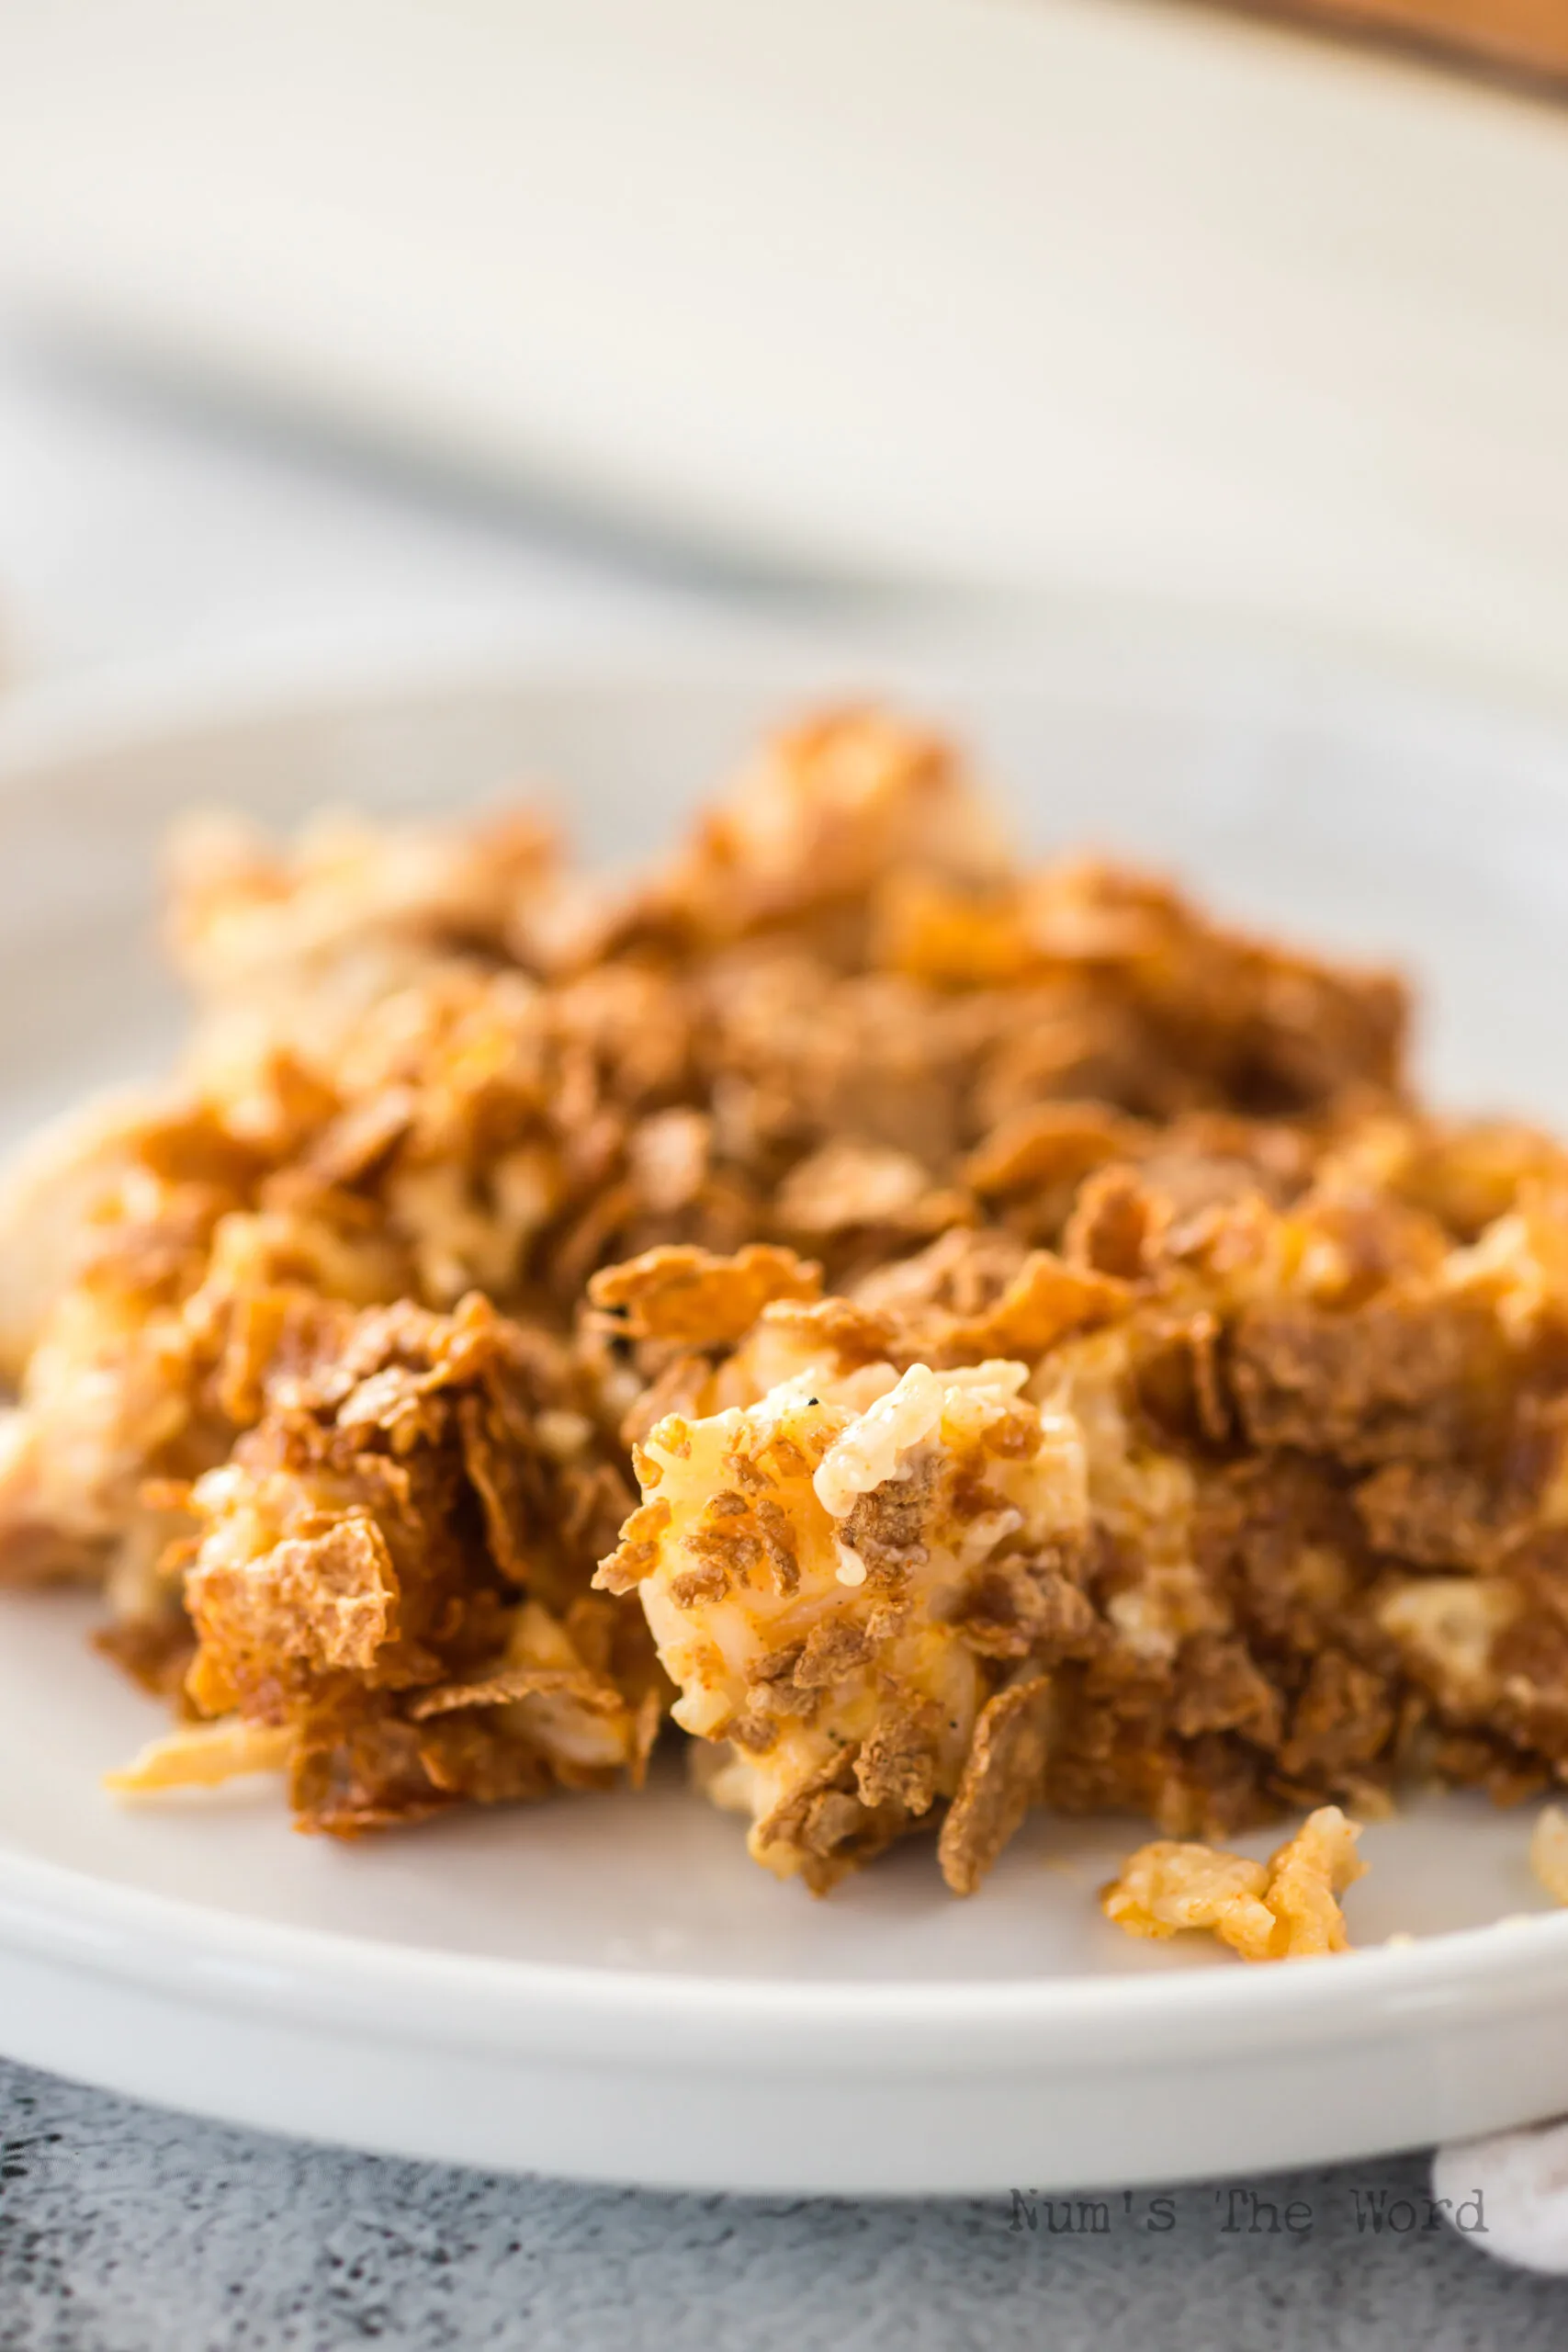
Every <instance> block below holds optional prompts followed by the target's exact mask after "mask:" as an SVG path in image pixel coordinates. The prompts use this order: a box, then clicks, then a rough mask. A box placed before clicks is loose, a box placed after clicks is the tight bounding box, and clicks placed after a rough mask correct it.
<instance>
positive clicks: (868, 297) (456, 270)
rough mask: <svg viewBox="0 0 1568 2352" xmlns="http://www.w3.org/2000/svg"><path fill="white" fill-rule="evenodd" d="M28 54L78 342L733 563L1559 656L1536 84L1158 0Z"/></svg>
mask: <svg viewBox="0 0 1568 2352" xmlns="http://www.w3.org/2000/svg"><path fill="white" fill-rule="evenodd" d="M1543 13H1544V12H1543ZM0 93H3V94H4V99H5V135H4V137H3V138H0V287H3V288H4V290H5V292H6V294H7V295H8V296H12V297H14V298H15V299H16V300H18V301H19V302H20V303H21V304H23V305H25V306H27V307H28V309H29V310H30V311H31V312H32V314H33V315H34V316H35V317H37V318H39V319H41V320H43V321H44V322H54V323H55V325H56V326H57V327H61V326H62V327H63V328H65V330H66V331H67V332H68V333H74V334H78V335H85V336H86V337H87V338H88V339H89V340H90V341H91V342H93V343H95V344H96V345H98V346H99V347H103V348H107V349H109V350H111V351H112V350H119V351H122V352H125V353H128V354H130V355H131V356H133V357H137V358H139V359H141V361H143V362H144V363H145V362H150V363H151V364H152V365H153V366H154V367H155V368H156V367H164V368H170V369H172V370H175V371H176V372H177V373H179V375H180V376H181V377H182V378H183V379H188V380H194V381H195V382H197V383H198V384H199V383H203V382H205V383H207V384H209V385H217V386H220V387H222V388H225V389H227V390H229V391H231V392H232V393H237V394H238V395H239V396H240V397H242V398H243V399H245V400H249V401H270V402H271V403H273V404H274V405H275V406H278V407H281V408H282V409H284V410H285V411H286V412H288V411H292V412H295V413H300V414H304V415H307V416H316V417H320V418H322V419H324V420H325V421H326V422H327V423H328V424H331V425H333V426H334V427H337V428H340V429H343V428H346V429H347V430H349V431H350V432H352V433H354V434H355V435H365V436H373V437H375V438H376V439H378V440H380V441H381V442H383V443H386V444H388V445H389V446H390V447H394V448H399V449H406V450H412V451H413V452H416V453H419V454H423V455H425V456H429V457H433V458H435V459H436V460H437V461H438V462H440V463H442V464H446V465H456V466H457V467H458V468H460V469H463V470H465V471H468V472H472V471H475V470H478V471H479V472H480V473H481V474H483V475H484V476H486V477H487V478H489V479H491V480H493V481H499V482H502V483H514V484H519V485H521V486H522V487H523V488H524V489H525V491H526V490H528V489H530V488H535V489H536V488H537V487H538V486H540V485H544V486H545V487H547V489H548V490H549V491H550V492H553V493H554V494H555V495H557V496H560V495H566V496H569V497H571V498H573V499H576V500H579V501H582V502H586V503H590V504H592V506H594V507H596V508H597V509H598V510H599V511H601V512H603V513H604V514H605V515H609V516H611V517H613V518H615V520H617V521H619V522H623V523H624V522H625V520H626V518H627V517H628V516H632V517H636V518H638V519H639V520H640V521H641V522H642V523H643V524H644V525H646V526H649V527H651V528H653V529H655V530H658V531H660V532H673V533H675V534H677V535H679V536H681V537H698V538H700V539H702V540H704V541H705V542H707V543H709V544H711V545H714V546H717V547H721V548H728V549H729V550H730V551H732V552H734V553H736V554H738V555H739V557H740V558H741V559H742V560H745V561H747V562H752V561H755V560H759V559H761V560H766V561H774V562H779V561H782V562H784V563H787V564H790V565H800V564H805V565H807V566H809V567H810V568H811V569H813V570H821V569H827V570H829V571H834V572H849V573H850V574H852V575H854V576H857V577H860V578H866V577H897V578H906V579H907V578H911V577H912V578H917V579H924V580H937V581H945V582H957V581H967V582H984V583H993V584H994V583H1001V582H1008V583H1015V584H1023V583H1030V584H1032V585H1035V586H1039V585H1041V584H1054V583H1056V582H1060V581H1061V580H1063V579H1064V578H1067V579H1077V580H1086V581H1093V582H1101V583H1111V584H1118V585H1121V586H1122V587H1124V588H1127V589H1129V590H1132V589H1134V588H1135V589H1136V590H1137V591H1138V592H1139V593H1142V592H1143V591H1145V589H1149V588H1153V589H1156V590H1157V591H1158V592H1160V593H1163V594H1168V595H1169V596H1171V597H1181V598H1184V599H1187V600H1190V602H1192V603H1194V604H1196V605H1200V606H1206V605H1216V604H1218V605H1229V606H1230V607H1232V608H1234V609H1247V610H1253V611H1269V612H1271V613H1273V614H1275V615H1276V616H1280V617H1281V618H1282V619H1285V620H1287V621H1294V622H1296V623H1297V624H1300V623H1301V622H1303V621H1309V622H1310V623H1311V624H1312V625H1313V626H1314V627H1316V628H1335V629H1337V630H1353V631H1355V632H1357V633H1359V634H1360V635H1363V636H1364V635H1366V634H1369V633H1375V634H1376V636H1377V638H1378V639H1379V640H1380V641H1382V642H1384V643H1397V644H1400V645H1403V646H1408V647H1425V648H1426V649H1427V650H1428V651H1430V650H1433V649H1436V650H1437V651H1438V655H1439V657H1440V658H1445V659H1447V660H1448V661H1449V662H1464V663H1472V664H1473V663H1478V662H1482V661H1485V662H1493V663H1498V664H1507V665H1508V666H1509V668H1510V670H1511V671H1512V672H1513V673H1514V674H1524V673H1527V672H1528V673H1529V674H1532V675H1533V676H1534V677H1535V678H1536V679H1537V680H1539V681H1540V682H1542V683H1543V684H1548V685H1550V687H1551V689H1552V691H1554V692H1555V693H1557V694H1558V695H1562V692H1563V690H1564V687H1565V686H1568V650H1565V649H1568V565H1565V564H1564V562H1563V560H1562V549H1563V546H1564V542H1565V539H1568V434H1564V432H1563V429H1562V420H1563V416H1564V414H1565V413H1568V271H1565V270H1564V268H1563V266H1562V221H1563V219H1564V217H1565V215H1568V138H1564V136H1563V128H1562V120H1561V119H1560V117H1559V116H1558V115H1557V114H1556V113H1555V112H1554V111H1553V110H1552V109H1551V107H1546V106H1540V105H1530V104H1528V103H1526V102H1524V101H1522V100H1520V99H1518V98H1516V97H1512V96H1507V95H1506V94H1504V93H1503V92H1501V91H1499V90H1497V89H1495V88H1490V87H1486V86H1483V85H1480V84H1475V85H1471V84H1469V83H1465V82H1461V80H1460V79H1459V78H1458V77H1457V76H1452V75H1448V74H1437V73H1433V72H1430V71H1427V70H1426V69H1424V68H1420V67H1417V66H1416V65H1414V64H1412V63H1410V62H1405V61H1404V60H1399V59H1395V58H1393V57H1389V56H1383V55H1378V54H1373V53H1371V52H1370V51H1367V50H1365V49H1360V48H1356V49H1351V48H1349V47H1346V48H1343V49H1342V48H1340V47H1339V46H1338V45H1337V44H1334V43H1331V42H1328V41H1324V40H1307V39H1303V38H1301V37H1299V36H1297V35H1295V34H1293V33H1286V32H1282V31H1281V29H1280V27H1279V26H1277V25H1266V24H1259V23H1258V22H1256V21H1249V20H1248V19H1247V17H1246V16H1245V15H1244V14H1243V13H1242V12H1240V11H1228V10H1223V9H1215V8H1208V7H1172V6H1168V5H1167V0H1117V5H1115V6H1106V5H1105V0H1027V5H1015V6H976V5H975V0H744V4H743V5H738V0H659V6H657V7H650V6H649V5H648V0H462V5H460V6H454V5H449V6H432V5H430V0H267V6H265V7H258V6H250V5H247V0H209V5H207V6H197V7H193V6H191V5H190V0H107V4H106V0H7V5H5V6H0ZM282 154H287V157H288V168H287V169H286V170H280V169H279V168H278V158H279V156H280V155H282ZM1554 223H1555V224H1556V225H1555V226H1554V225H1553V224H1554Z"/></svg>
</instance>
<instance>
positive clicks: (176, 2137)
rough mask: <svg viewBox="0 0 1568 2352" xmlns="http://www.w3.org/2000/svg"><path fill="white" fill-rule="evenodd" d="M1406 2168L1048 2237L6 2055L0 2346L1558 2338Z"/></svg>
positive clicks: (950, 2351)
mask: <svg viewBox="0 0 1568 2352" xmlns="http://www.w3.org/2000/svg"><path fill="white" fill-rule="evenodd" d="M1426 2179H1427V2167H1426V2163H1425V2160H1424V2159H1419V2158H1415V2157H1406V2158H1401V2159H1399V2160H1398V2161H1396V2162H1393V2163H1384V2164H1372V2165H1355V2166H1351V2167H1349V2168H1348V2169H1345V2170H1340V2171H1333V2172H1317V2173H1303V2174H1297V2175H1292V2176H1290V2177H1282V2178H1280V2179H1277V2180H1271V2181H1267V2182H1264V2181H1259V2182H1258V2183H1255V2184H1253V2185H1252V2192H1251V2193H1252V2194H1254V2195H1256V2197H1257V2198H1258V2199H1267V2200H1269V2203H1270V2204H1272V2205H1273V2206H1274V2207H1276V2208H1278V2212H1279V2227H1278V2231H1277V2233H1270V2232H1269V2227H1268V2223H1269V2211H1268V2206H1267V2205H1265V2204H1264V2203H1262V2202H1259V2203H1258V2205H1257V2206H1256V2208H1254V2207H1253V2206H1252V2205H1251V2204H1250V2203H1249V2202H1248V2199H1247V2197H1246V2196H1243V2197H1241V2198H1239V2199H1236V2198H1233V2197H1232V2195H1231V2192H1230V2191H1229V2190H1226V2189H1220V2188H1186V2189H1182V2190H1179V2191H1175V2192H1173V2193H1172V2196H1171V2199H1170V2202H1169V2206H1168V2211H1167V2210H1166V2209H1162V2208H1160V2207H1158V2206H1156V2202H1155V2199H1154V2197H1153V2195H1151V2194H1150V2193H1147V2192H1143V2191H1139V2192H1137V2193H1135V2194H1134V2196H1133V2197H1132V2199H1131V2210H1130V2211H1129V2210H1128V2199H1125V2198H1123V2197H1122V2196H1119V2195H1112V2196H1111V2197H1110V2198H1108V2199H1106V2200H1105V2202H1106V2211H1105V2214H1104V2217H1103V2218H1104V2222H1105V2225H1106V2226H1105V2227H1104V2229H1103V2231H1102V2232H1101V2231H1098V2230H1096V2229H1095V2228H1093V2227H1092V2226H1090V2227H1087V2228H1085V2227H1081V2226H1077V2225H1078V2224H1079V2223H1082V2222H1089V2223H1090V2224H1092V2223H1093V2222H1094V2221H1095V2220H1096V2219H1097V2218H1098V2217H1096V2216H1094V2215H1093V2214H1090V2213H1088V2212H1081V2211H1078V2210H1077V2208H1075V2211H1074V2212H1073V2214H1072V2215H1071V2216H1070V2217H1069V2218H1071V2220H1072V2221H1073V2222H1074V2223H1075V2226H1074V2228H1073V2229H1072V2230H1071V2231H1070V2232H1067V2233H1063V2232H1058V2233H1055V2234H1050V2233H1047V2230H1046V2227H1045V2222H1044V2217H1043V2216H1042V2218H1041V2221H1040V2224H1039V2227H1038V2228H1037V2230H1035V2231H1034V2232H1031V2231H1030V2230H1029V2229H1028V2228H1027V2226H1024V2227H1015V2226H1014V2224H1013V2221H1012V2217H1011V2215H1010V2210H1009V2207H1008V2204H1007V2203H1006V2202H1005V2201H1003V2200H1001V2199H988V2200H984V2201H976V2202H974V2203H967V2204H964V2203H954V2204H946V2203H943V2204H935V2203H921V2204H910V2205H851V2204H844V2203H828V2202H821V2203H818V2202H810V2201H799V2202H795V2201H785V2200H782V2199H768V2200H744V2201H743V2200H739V2199H725V2198H709V2197H703V2198H697V2197H649V2196H643V2195H640V2194H638V2193H637V2192H635V2191H632V2190H611V2189H603V2188H574V2187H571V2186H569V2185H566V2184H564V2183H560V2182H554V2181H541V2180H507V2179H499V2178H496V2177H492V2176H490V2175H486V2174H482V2173H467V2172H454V2171H448V2170H445V2169H441V2168H438V2167H435V2166H431V2165H412V2164H399V2163H392V2162H389V2161H386V2160H383V2159H379V2158H374V2157H368V2156H355V2155H349V2154H342V2153H340V2152H338V2151H336V2150H332V2149H321V2148H308V2147H301V2146H299V2145H296V2144H294V2143H289V2142H285V2141H277V2140H266V2139H261V2138H257V2137H255V2136H254V2135H252V2134H250V2133H247V2132H242V2131H226V2130H223V2129H221V2128H219V2127H217V2126H215V2125H211V2124H205V2123H194V2122H188V2121H186V2120H181V2119H178V2118H175V2117H170V2116H166V2115H163V2114H159V2113H157V2112H155V2111H153V2110H152V2109H147V2108H141V2107H135V2106H132V2105H130V2103H129V2102H127V2101H124V2100H120V2099H113V2098H104V2097H102V2096H100V2095H99V2094H97V2093H95V2092H91V2091H85V2090H81V2089H78V2088H76V2087H75V2086H72V2085H69V2084H64V2083H61V2082H57V2081H54V2080H52V2079H51V2078H50V2077H48V2076H45V2075H35V2074H30V2073H26V2072H24V2071H22V2070H21V2069H19V2068H16V2067H4V2066H0V2344H3V2345H4V2346H5V2347H6V2352H217V2347H229V2346H233V2347H234V2348H235V2352H275V2347H276V2352H282V2347H285V2346H287V2347H288V2352H338V2347H340V2346H356V2345H361V2344H365V2343H378V2344H382V2345H386V2346H397V2347H405V2346H406V2347H407V2352H448V2347H457V2346H462V2347H464V2352H468V2347H474V2352H481V2348H482V2347H493V2346H514V2345H516V2346H521V2345H528V2346H539V2347H547V2352H591V2348H592V2352H601V2348H602V2347H610V2346H615V2347H616V2348H617V2352H628V2348H630V2347H640V2346H665V2345H671V2344H676V2343H680V2344H691V2345H697V2344H701V2345H703V2346H711V2347H714V2352H767V2348H768V2347H773V2346H781V2347H782V2346H790V2347H791V2348H792V2352H798V2348H799V2347H802V2346H831V2347H832V2348H833V2352H880V2347H883V2346H897V2347H898V2352H926V2347H928V2346H929V2347H931V2352H957V2347H963V2346H971V2345H973V2346H985V2347H986V2352H1012V2347H1013V2346H1019V2347H1023V2346H1029V2347H1030V2352H1042V2347H1048V2352H1077V2347H1079V2346H1085V2347H1088V2346H1093V2347H1094V2352H1254V2347H1257V2352H1319V2347H1322V2346H1329V2345H1333V2346H1337V2347H1340V2352H1374V2347H1375V2352H1410V2347H1412V2346H1417V2345H1418V2346H1423V2347H1424V2352H1461V2347H1470V2346H1475V2347H1478V2352H1502V2347H1505V2346H1506V2347H1507V2352H1538V2347H1539V2352H1558V2347H1560V2346H1562V2344H1563V2343H1564V2342H1568V2281H1562V2282H1557V2281H1548V2280H1543V2279H1537V2278H1527V2277H1525V2276H1523V2275H1522V2274H1520V2273H1517V2272H1512V2271H1508V2270H1506V2269H1504V2268H1503V2267H1501V2266H1499V2265H1497V2264H1495V2263H1493V2262H1489V2261H1487V2260H1486V2259H1485V2258H1484V2257H1483V2256H1482V2255H1481V2254H1480V2253H1479V2252H1477V2251H1476V2249H1475V2248H1474V2247H1472V2246H1469V2245H1463V2244H1461V2242H1460V2241H1459V2240H1458V2239H1457V2238H1456V2237H1454V2236H1453V2235H1452V2234H1451V2233H1450V2232H1449V2231H1447V2230H1446V2229H1444V2228H1442V2227H1441V2226H1440V2225H1439V2226H1438V2229H1437V2230H1435V2231H1432V2230H1429V2229H1427V2228H1426V2227H1424V2226H1422V2222H1421V2220H1420V2218H1419V2217H1416V2226H1415V2227H1414V2228H1413V2229H1411V2230H1408V2231H1407V2232H1406V2233H1404V2234H1402V2235H1396V2234H1394V2233H1393V2231H1392V2229H1391V2227H1390V2226H1389V2225H1388V2224H1389V2222H1393V2221H1395V2220H1399V2219H1401V2218H1402V2214H1401V2212H1400V2210H1399V2208H1398V2203H1397V2200H1399V2199H1410V2200H1412V2203H1413V2205H1414V2204H1416V2203H1419V2202H1420V2200H1421V2199H1423V2195H1424V2191H1425V2186H1426ZM1379 2194H1384V2195H1386V2196H1387V2197H1388V2198H1389V2199H1391V2200H1393V2201H1392V2202H1391V2203H1390V2204H1389V2205H1388V2206H1387V2207H1385V2212H1386V2214H1387V2216H1388V2221H1387V2222H1385V2227H1384V2229H1383V2231H1382V2233H1379V2232H1377V2231H1376V2230H1375V2229H1373V2228H1372V2227H1371V2225H1370V2216H1369V2210H1368V2209H1369V2206H1370V2203H1371V2199H1373V2198H1374V2197H1376V2196H1377V2195H1379ZM1358 2207H1359V2209H1360V2214H1359V2218H1358ZM1227 2209H1230V2210H1227ZM1036 2210H1037V2211H1038V2209H1036ZM1055 2216H1056V2218H1057V2219H1058V2221H1060V2220H1061V2219H1062V2218H1064V2216H1063V2209H1062V2205H1061V2202H1060V2200H1057V2201H1056V2204H1055ZM1167 2218H1168V2220H1169V2222H1170V2224H1171V2226H1170V2227H1169V2228H1168V2229H1165V2230H1160V2229H1157V2228H1156V2227H1154V2226H1152V2225H1153V2224H1155V2223H1156V2222H1160V2221H1163V2220H1166V2219H1167ZM1227 2221H1229V2222H1235V2223H1237V2224H1240V2225H1241V2226H1236V2227H1233V2228H1227V2227H1226V2223H1227ZM1252 2222H1256V2223H1257V2225H1258V2226H1257V2227H1248V2226H1246V2225H1247V2224H1248V2223H1252ZM1287 2223H1290V2224H1292V2225H1293V2226H1287Z"/></svg>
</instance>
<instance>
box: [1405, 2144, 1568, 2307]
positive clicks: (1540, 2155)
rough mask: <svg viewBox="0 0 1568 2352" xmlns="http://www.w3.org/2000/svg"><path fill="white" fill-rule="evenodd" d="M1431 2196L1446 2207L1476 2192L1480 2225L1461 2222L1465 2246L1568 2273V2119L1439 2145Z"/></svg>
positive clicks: (1501, 2258)
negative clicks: (1444, 2201)
mask: <svg viewBox="0 0 1568 2352" xmlns="http://www.w3.org/2000/svg"><path fill="white" fill-rule="evenodd" d="M1432 2194H1433V2196H1434V2197H1437V2198H1447V2199H1449V2200H1450V2204H1449V2211H1450V2213H1452V2212H1457V2211H1459V2209H1460V2207H1461V2203H1464V2202H1466V2200H1473V2199H1474V2198H1475V2197H1476V2196H1477V2195H1479V2196H1480V2198H1481V2199H1482V2211H1483V2214H1484V2220H1485V2226H1484V2228H1483V2229H1473V2228H1467V2229H1466V2230H1465V2231H1464V2233H1463V2234H1464V2237H1465V2241H1466V2243H1467V2245H1476V2246H1480V2247H1482V2248H1483V2250H1484V2252H1486V2253H1487V2254H1490V2255H1495V2256H1496V2257H1497V2259H1498V2260H1499V2261H1500V2262H1517V2263H1520V2264H1522V2265H1523V2266H1524V2267H1525V2268H1526V2269H1527V2270H1549V2271H1552V2272H1555V2273H1558V2274H1561V2275H1568V2121H1561V2122H1557V2123H1535V2124H1530V2125H1529V2126H1527V2128H1526V2129H1525V2130H1523V2131H1499V2132H1496V2133H1495V2134H1494V2135H1493V2137H1492V2138H1490V2139H1486V2140H1456V2141H1454V2142H1453V2143H1451V2145H1450V2146H1449V2147H1446V2148H1439V2149H1438V2152H1437V2154H1436V2155H1435V2156H1434V2157H1433V2159H1432ZM1471 2210H1472V2211H1473V2210H1474V2209H1473V2204H1472V2206H1471Z"/></svg>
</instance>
